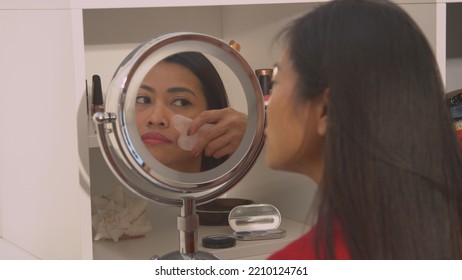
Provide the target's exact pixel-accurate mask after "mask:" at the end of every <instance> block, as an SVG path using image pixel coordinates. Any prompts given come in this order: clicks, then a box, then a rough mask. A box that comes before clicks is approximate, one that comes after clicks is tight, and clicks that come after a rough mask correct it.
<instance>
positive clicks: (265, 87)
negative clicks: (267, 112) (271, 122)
mask: <svg viewBox="0 0 462 280" xmlns="http://www.w3.org/2000/svg"><path fill="white" fill-rule="evenodd" d="M255 74H256V75H257V78H258V82H259V83H260V87H261V90H262V93H263V100H264V101H265V104H266V103H267V102H268V101H269V98H270V96H271V88H272V86H273V83H272V81H271V79H272V77H273V69H257V70H255Z"/></svg>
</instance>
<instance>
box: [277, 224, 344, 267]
mask: <svg viewBox="0 0 462 280" xmlns="http://www.w3.org/2000/svg"><path fill="white" fill-rule="evenodd" d="M315 235H316V227H313V228H311V230H310V231H308V232H307V233H305V234H304V235H302V236H301V237H300V238H298V239H296V240H294V241H293V242H291V243H289V244H288V245H287V246H286V247H284V248H282V249H281V250H279V251H277V252H275V253H274V254H272V255H271V256H270V257H269V258H268V259H269V260H315V259H318V258H317V256H316V238H315ZM334 246H335V255H336V256H337V257H336V258H337V259H340V260H341V259H350V256H349V254H348V249H347V246H346V244H345V242H344V239H343V236H342V234H341V230H340V228H339V227H337V226H336V227H335V232H334ZM321 258H322V254H321Z"/></svg>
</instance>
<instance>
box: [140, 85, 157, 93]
mask: <svg viewBox="0 0 462 280" xmlns="http://www.w3.org/2000/svg"><path fill="white" fill-rule="evenodd" d="M140 88H142V89H145V90H147V91H149V92H150V93H154V92H156V90H155V89H154V88H153V87H150V86H148V85H143V84H142V85H141V86H140Z"/></svg>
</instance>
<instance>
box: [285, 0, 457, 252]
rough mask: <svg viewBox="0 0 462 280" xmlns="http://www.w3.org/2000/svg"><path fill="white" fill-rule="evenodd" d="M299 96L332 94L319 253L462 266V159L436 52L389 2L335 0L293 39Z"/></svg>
mask: <svg viewBox="0 0 462 280" xmlns="http://www.w3.org/2000/svg"><path fill="white" fill-rule="evenodd" d="M284 34H285V35H286V38H287V39H288V44H287V46H288V48H287V50H288V53H289V56H290V59H291V62H292V63H293V67H294V69H295V71H296V72H297V74H298V98H300V99H301V100H305V101H309V100H312V99H313V98H315V97H316V96H319V95H320V94H321V93H323V92H324V91H325V90H326V89H329V101H328V108H327V110H328V115H327V116H328V128H327V133H326V142H325V145H324V147H325V148H324V149H325V151H324V155H325V166H324V174H323V178H322V181H321V185H320V189H319V192H318V197H317V203H318V204H317V206H318V208H317V209H318V212H317V219H318V225H317V229H316V235H317V240H318V248H317V252H318V254H320V252H321V253H322V254H323V255H324V256H326V257H327V258H335V250H334V244H333V230H334V224H335V223H339V224H340V227H341V229H342V233H343V237H344V239H345V242H346V244H347V247H348V250H349V253H350V255H351V257H352V258H354V259H453V258H456V259H459V258H462V235H461V234H462V227H461V222H462V221H461V217H462V202H461V201H462V154H461V149H460V143H458V140H457V138H456V136H455V131H454V127H453V123H452V121H451V119H450V116H449V113H448V110H447V107H446V104H445V101H444V88H443V84H442V81H441V78H440V74H439V71H438V65H437V62H436V59H435V57H434V54H433V52H432V50H431V47H430V45H429V44H428V42H427V40H426V39H425V36H424V35H423V33H422V32H421V30H420V29H419V28H418V27H417V25H416V24H415V23H414V21H413V20H412V19H411V18H410V17H409V16H408V15H407V14H406V13H405V12H404V11H403V10H402V9H401V8H399V7H398V6H397V5H395V4H393V3H391V2H388V1H374V0H334V1H332V2H329V3H327V4H324V5H321V6H319V7H318V8H316V9H315V10H314V11H312V12H310V13H308V14H306V15H305V16H303V17H301V18H300V19H298V20H296V21H294V23H293V24H292V25H291V26H290V27H289V28H288V29H287V30H286V31H285V33H284Z"/></svg>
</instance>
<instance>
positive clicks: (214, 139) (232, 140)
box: [188, 108, 247, 159]
mask: <svg viewBox="0 0 462 280" xmlns="http://www.w3.org/2000/svg"><path fill="white" fill-rule="evenodd" d="M206 123H210V124H214V126H213V127H211V128H209V129H207V130H206V131H203V132H201V133H200V134H199V139H198V141H197V143H196V144H195V145H194V147H193V149H192V151H191V152H192V154H193V155H194V156H199V155H200V154H201V153H202V152H204V154H205V155H206V156H209V157H214V158H217V159H218V158H221V157H223V156H228V155H231V154H233V153H234V151H236V149H237V147H239V144H240V143H241V140H242V137H244V133H245V129H246V127H247V115H246V114H244V113H241V112H238V111H236V110H234V109H232V108H224V109H218V110H207V111H203V112H202V113H200V114H199V115H198V116H197V117H196V118H194V120H193V121H192V122H191V124H190V126H189V130H188V135H194V134H195V133H197V131H198V130H199V128H200V127H201V126H202V125H203V124H206Z"/></svg>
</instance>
